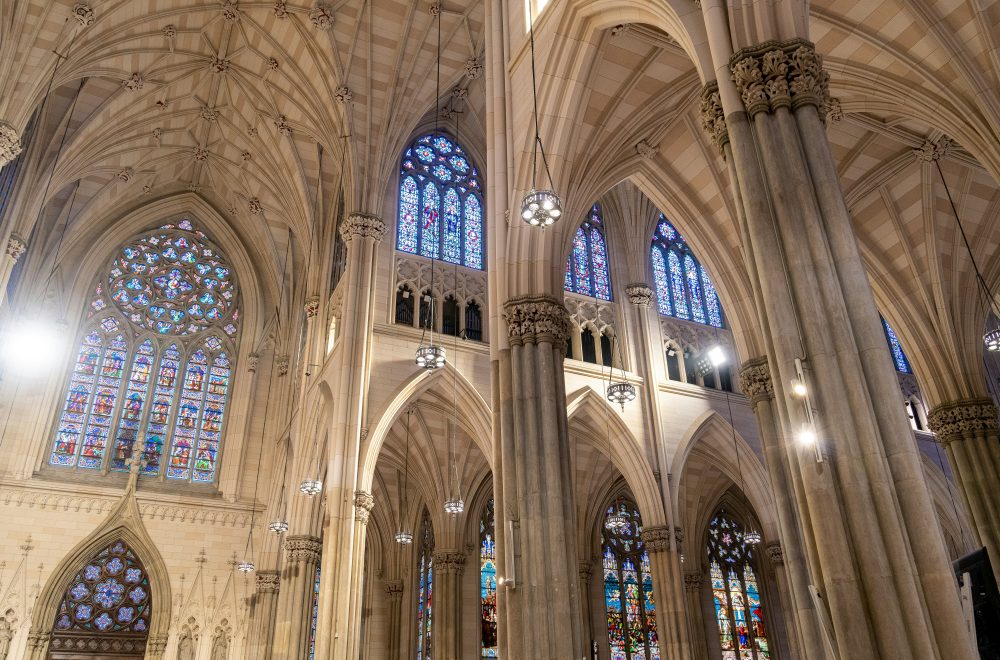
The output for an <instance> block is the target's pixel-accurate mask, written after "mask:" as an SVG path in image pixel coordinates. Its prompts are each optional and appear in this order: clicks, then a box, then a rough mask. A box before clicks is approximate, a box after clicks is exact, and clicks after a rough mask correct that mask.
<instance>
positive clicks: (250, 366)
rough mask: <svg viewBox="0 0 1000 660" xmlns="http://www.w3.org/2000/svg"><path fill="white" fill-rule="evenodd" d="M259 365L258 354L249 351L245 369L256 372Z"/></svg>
mask: <svg viewBox="0 0 1000 660" xmlns="http://www.w3.org/2000/svg"><path fill="white" fill-rule="evenodd" d="M259 366H260V355H258V354H257V353H251V354H250V355H248V356H247V371H249V372H250V373H252V374H255V373H257V367H259Z"/></svg>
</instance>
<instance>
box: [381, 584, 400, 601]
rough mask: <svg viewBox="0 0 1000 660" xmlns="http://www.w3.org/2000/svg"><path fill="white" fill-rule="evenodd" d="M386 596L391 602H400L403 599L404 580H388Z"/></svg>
mask: <svg viewBox="0 0 1000 660" xmlns="http://www.w3.org/2000/svg"><path fill="white" fill-rule="evenodd" d="M385 594H386V596H388V597H389V599H390V600H399V599H400V598H402V597H403V581H402V580H386V583H385Z"/></svg>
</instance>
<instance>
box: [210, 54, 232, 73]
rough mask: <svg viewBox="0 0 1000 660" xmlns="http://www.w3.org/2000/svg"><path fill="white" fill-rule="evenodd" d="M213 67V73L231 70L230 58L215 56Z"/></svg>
mask: <svg viewBox="0 0 1000 660" xmlns="http://www.w3.org/2000/svg"><path fill="white" fill-rule="evenodd" d="M211 69H212V72H213V73H225V72H226V71H229V60H227V59H224V58H221V57H213V58H212V64H211Z"/></svg>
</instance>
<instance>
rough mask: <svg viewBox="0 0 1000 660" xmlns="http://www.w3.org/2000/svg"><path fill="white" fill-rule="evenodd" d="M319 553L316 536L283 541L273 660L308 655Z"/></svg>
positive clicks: (296, 658)
mask: <svg viewBox="0 0 1000 660" xmlns="http://www.w3.org/2000/svg"><path fill="white" fill-rule="evenodd" d="M322 551H323V543H322V542H321V541H320V540H319V539H318V538H316V537H315V536H305V535H295V536H289V537H288V538H286V539H285V561H284V565H283V566H282V569H281V578H280V579H281V590H280V591H279V592H278V599H277V600H278V615H277V619H276V621H275V625H274V644H273V647H272V649H273V650H272V653H271V657H272V658H273V659H274V660H301V658H305V657H307V655H308V652H309V632H310V628H311V623H312V604H313V592H314V589H315V579H316V566H317V565H318V564H319V561H320V556H321V553H322Z"/></svg>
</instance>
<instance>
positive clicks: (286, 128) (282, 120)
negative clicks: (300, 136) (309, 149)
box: [274, 115, 292, 137]
mask: <svg viewBox="0 0 1000 660" xmlns="http://www.w3.org/2000/svg"><path fill="white" fill-rule="evenodd" d="M274 127H275V128H276V129H278V133H280V134H281V135H284V136H285V137H289V136H290V135H291V134H292V127H291V125H290V124H289V123H288V117H286V116H285V115H278V118H277V119H275V120H274Z"/></svg>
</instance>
